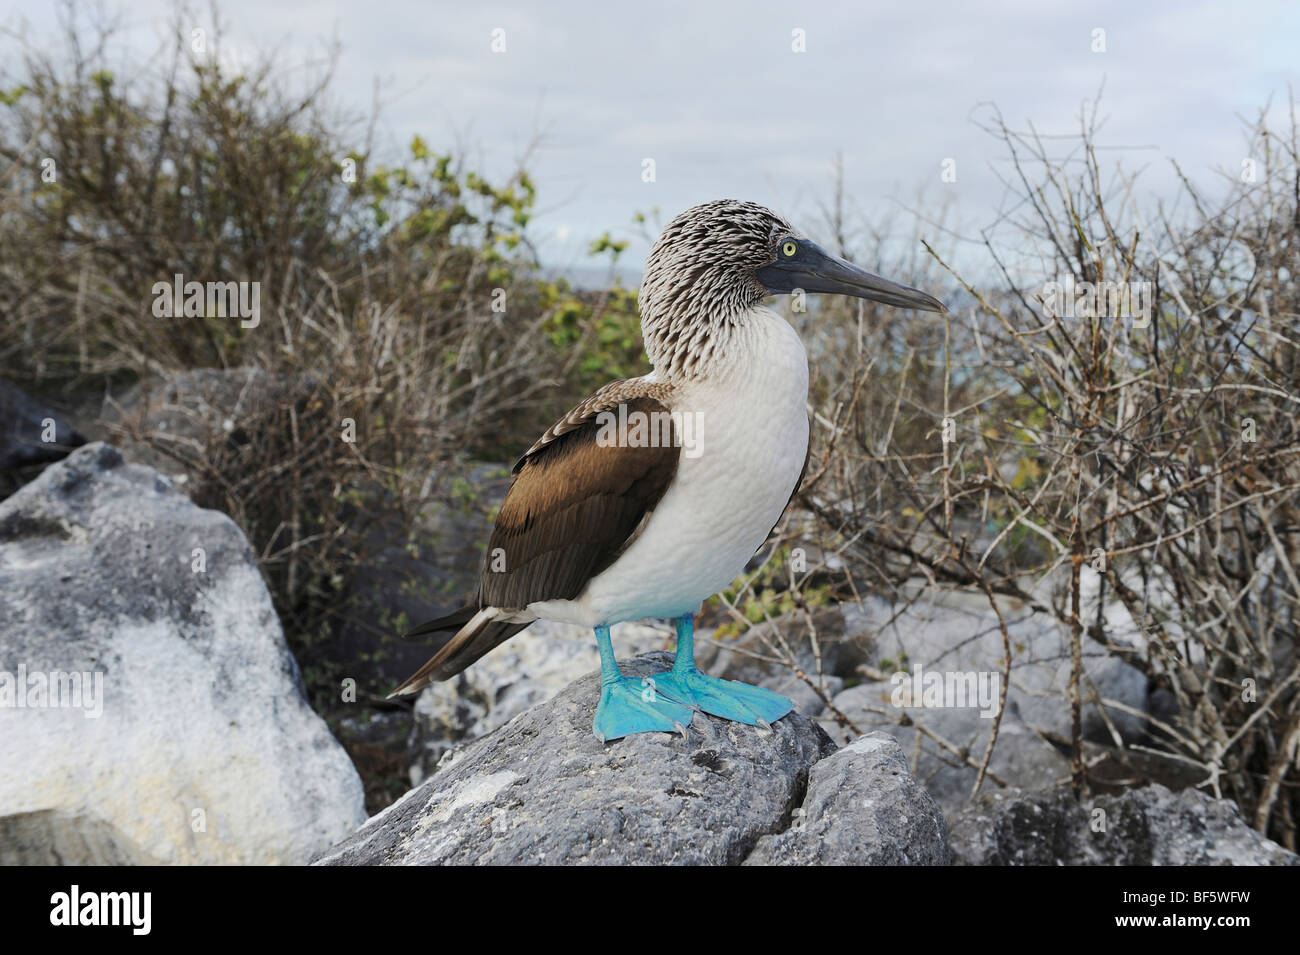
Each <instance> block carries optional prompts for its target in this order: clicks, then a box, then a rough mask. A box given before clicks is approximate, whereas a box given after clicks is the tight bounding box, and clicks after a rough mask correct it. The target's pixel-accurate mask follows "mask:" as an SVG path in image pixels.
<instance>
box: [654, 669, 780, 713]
mask: <svg viewBox="0 0 1300 955" xmlns="http://www.w3.org/2000/svg"><path fill="white" fill-rule="evenodd" d="M649 679H652V680H654V683H655V689H656V690H657V691H658V692H659V695H660V696H665V697H667V698H668V699H670V700H676V701H677V702H679V703H685V704H687V705H688V706H693V707H697V708H699V709H701V710H703V711H704V712H705V713H710V714H712V715H713V716H721V717H722V718H723V719H724V720H731V721H733V722H736V723H748V724H749V725H750V726H761V725H765V724H768V723H775V722H776V721H777V720H779V719H780V718H781V717H783V716H785V715H786V714H787V713H789V712H790V711H791V710H793V709H794V704H793V703H791V702H790V700H789V699H787V698H786V697H784V696H782V695H781V694H780V693H774V692H772V691H771V690H765V689H763V688H762V687H761V686H750V685H749V684H748V683H738V682H736V681H735V680H723V679H720V678H718V677H714V676H707V675H705V674H703V673H701V672H700V671H699V670H697V669H695V667H694V666H692V667H690V668H689V669H686V668H683V669H680V670H679V669H677V668H676V667H674V668H673V669H672V670H669V671H668V672H667V673H656V674H655V675H654V676H653V677H650V678H649Z"/></svg>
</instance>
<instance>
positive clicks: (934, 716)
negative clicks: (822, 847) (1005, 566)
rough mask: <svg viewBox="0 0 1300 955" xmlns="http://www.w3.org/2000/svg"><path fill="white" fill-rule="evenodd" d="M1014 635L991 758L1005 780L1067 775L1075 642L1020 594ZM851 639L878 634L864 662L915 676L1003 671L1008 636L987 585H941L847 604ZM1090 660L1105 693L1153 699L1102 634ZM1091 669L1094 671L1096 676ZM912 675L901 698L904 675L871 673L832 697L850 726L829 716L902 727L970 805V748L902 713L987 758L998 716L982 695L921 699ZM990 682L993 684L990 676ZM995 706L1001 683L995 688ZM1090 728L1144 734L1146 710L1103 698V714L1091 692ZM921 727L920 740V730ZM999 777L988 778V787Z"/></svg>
mask: <svg viewBox="0 0 1300 955" xmlns="http://www.w3.org/2000/svg"><path fill="white" fill-rule="evenodd" d="M1000 606H1001V609H1002V612H1003V616H1004V618H1005V619H1006V621H1007V629H1008V633H1009V635H1010V637H1011V648H1012V664H1011V681H1010V685H1009V686H1008V689H1007V708H1006V712H1005V714H1004V715H1003V719H1002V724H1001V728H1000V730H999V735H998V744H997V747H996V748H995V750H994V754H993V760H992V762H991V763H990V766H989V769H990V770H991V772H992V773H993V774H994V775H995V776H996V777H997V778H998V779H1001V780H1003V781H1004V782H1005V783H1007V785H1009V786H1012V787H1019V788H1025V789H1035V790H1036V789H1045V788H1048V787H1051V786H1055V785H1056V784H1058V783H1059V782H1060V781H1061V780H1063V779H1068V777H1069V772H1070V767H1069V759H1068V757H1067V756H1066V755H1064V754H1063V753H1062V752H1061V750H1060V749H1058V748H1057V746H1056V745H1053V744H1054V743H1056V744H1059V743H1061V742H1063V741H1068V740H1069V738H1070V728H1071V723H1070V708H1069V702H1068V696H1067V685H1068V680H1069V669H1070V662H1069V646H1068V642H1067V641H1066V639H1065V636H1064V634H1063V633H1062V631H1061V629H1060V627H1059V625H1058V624H1057V623H1056V622H1054V621H1051V620H1048V619H1046V618H1045V617H1043V616H1042V615H1041V614H1033V613H1030V612H1029V611H1028V610H1027V609H1025V608H1023V607H1020V606H1019V605H1018V604H1016V603H1015V602H1014V601H1009V600H1008V601H1004V602H1003V603H1002V604H1001V605H1000ZM843 612H844V626H845V634H844V637H843V640H842V642H843V643H844V644H845V645H846V646H858V647H861V646H864V644H866V643H867V638H868V637H870V643H869V647H870V649H869V651H868V652H867V653H866V662H865V666H864V667H863V670H864V671H865V672H867V673H868V674H870V675H873V676H878V675H879V674H880V673H891V674H893V673H897V672H899V671H901V672H902V673H903V674H905V675H907V676H909V677H910V676H911V674H912V673H913V671H914V668H915V667H917V666H918V665H919V666H920V667H921V671H922V673H923V674H924V673H938V674H943V675H947V674H967V673H974V674H977V675H981V674H982V675H991V674H997V678H998V680H999V681H1000V680H1001V671H1002V668H1003V654H1004V648H1003V643H1002V635H1001V632H1000V630H999V628H998V623H997V617H996V615H995V614H994V613H993V611H992V609H991V608H990V607H989V606H988V603H987V602H986V601H985V599H984V597H983V596H982V595H978V594H964V593H957V592H945V593H943V594H942V595H937V596H935V597H934V598H933V599H931V600H927V601H918V602H916V603H914V604H912V605H911V606H909V607H907V608H905V609H901V610H899V612H898V613H897V615H896V616H895V608H894V607H893V606H891V605H889V604H887V603H886V602H885V601H883V600H880V599H878V598H869V599H867V600H865V601H864V602H863V606H862V607H858V606H856V605H845V606H844V607H843ZM1084 649H1085V653H1084V669H1085V673H1086V675H1087V679H1086V680H1085V682H1084V693H1085V695H1087V694H1088V693H1090V692H1091V691H1090V688H1089V686H1090V683H1091V685H1092V686H1095V687H1096V689H1097V691H1098V693H1099V694H1100V695H1101V697H1102V698H1104V699H1113V700H1117V701H1118V702H1120V703H1122V704H1124V705H1125V706H1126V707H1129V708H1132V709H1133V710H1136V711H1138V713H1142V712H1145V711H1146V707H1147V698H1148V685H1147V680H1146V677H1145V676H1143V674H1142V673H1140V672H1139V671H1138V670H1136V669H1134V668H1133V667H1131V666H1129V665H1128V664H1125V663H1123V662H1121V661H1119V660H1118V659H1116V658H1114V657H1111V656H1109V655H1107V654H1106V653H1104V652H1103V651H1101V650H1100V649H1099V648H1098V647H1096V646H1095V645H1088V644H1085V648H1084ZM1089 681H1090V683H1089ZM910 686H911V681H910V680H908V681H905V682H904V685H903V689H904V691H905V692H904V693H903V696H902V698H901V702H902V704H903V706H902V707H900V706H897V705H895V702H894V690H895V688H896V684H894V683H891V682H888V681H884V680H869V681H868V682H864V683H861V684H859V685H857V686H854V687H851V688H850V689H847V690H845V691H843V692H842V693H840V694H839V695H838V696H836V697H835V699H834V700H832V706H833V707H834V709H836V710H839V711H840V712H841V713H843V714H844V715H845V716H847V717H848V718H849V720H850V721H851V722H852V724H853V727H852V728H844V727H842V726H840V725H838V723H837V722H836V721H835V720H834V719H833V714H832V713H830V712H827V713H824V714H822V716H821V722H822V726H823V728H825V729H826V731H827V732H828V733H829V734H830V736H831V738H832V739H834V740H836V741H837V742H840V741H846V740H847V739H849V738H851V737H852V736H853V735H854V732H855V731H856V732H862V733H865V732H869V731H873V730H883V731H885V732H888V733H889V734H891V735H892V736H894V737H896V738H897V739H898V740H899V742H900V743H901V744H902V746H903V751H904V753H906V754H907V756H908V760H909V762H910V763H911V765H912V769H913V772H915V773H916V775H917V777H918V778H919V779H920V780H921V782H922V784H923V785H924V786H925V787H926V788H927V789H928V790H929V791H930V793H931V794H932V795H933V796H934V797H935V799H936V800H938V802H939V804H940V805H941V806H943V808H944V810H945V811H946V812H948V813H950V814H951V813H953V812H956V811H957V810H959V809H960V808H961V807H962V806H964V805H965V804H966V802H967V800H968V798H969V796H970V792H971V789H972V788H973V786H974V782H975V778H976V774H977V771H976V769H975V768H974V767H972V766H970V765H969V764H968V763H967V762H966V761H965V760H963V759H960V758H958V757H957V756H956V755H954V754H953V753H951V752H948V751H947V750H945V749H944V748H943V747H942V746H940V745H939V744H938V743H936V742H935V741H934V740H932V739H930V738H929V737H927V736H925V735H924V734H920V733H919V732H918V730H917V729H916V728H914V727H910V726H900V725H899V718H900V717H901V716H903V715H904V714H905V715H906V716H907V718H908V719H909V720H910V721H911V722H912V723H915V724H917V725H918V726H921V727H924V728H925V729H926V730H929V731H930V732H932V733H935V734H937V735H938V736H940V737H942V738H943V739H945V740H947V741H948V742H949V743H951V744H952V745H953V746H954V747H956V748H957V749H958V750H964V751H965V752H966V753H967V754H968V756H969V757H970V758H971V759H974V760H975V761H976V762H977V763H978V761H979V760H981V759H982V758H983V755H984V749H985V747H986V746H987V744H988V740H989V734H990V733H991V731H992V728H993V720H992V719H989V718H987V717H985V716H984V715H982V714H983V713H984V712H991V711H990V710H987V709H986V708H984V707H983V706H978V705H973V704H969V703H968V705H966V706H954V705H952V703H953V702H954V701H945V702H946V703H948V705H946V706H942V707H929V706H917V705H914V701H912V700H911V694H910V692H906V691H908V690H910ZM989 688H990V690H991V691H992V690H995V689H996V688H995V686H994V685H993V684H992V683H990V684H989ZM990 700H991V702H992V704H993V708H992V710H993V711H995V710H996V693H995V692H991V694H990ZM1083 716H1084V720H1083V729H1084V736H1085V739H1089V740H1095V741H1099V742H1104V743H1112V742H1113V737H1112V734H1111V731H1110V728H1109V726H1108V725H1107V719H1109V722H1110V724H1111V725H1113V726H1114V728H1115V731H1116V732H1117V733H1118V734H1119V736H1120V738H1121V739H1123V740H1125V741H1126V742H1134V741H1137V740H1140V739H1141V738H1142V737H1143V735H1144V733H1145V730H1146V727H1145V721H1144V720H1143V719H1142V718H1141V716H1135V715H1133V714H1131V713H1128V712H1125V711H1123V710H1121V709H1119V708H1117V707H1113V706H1112V707H1107V708H1106V713H1105V717H1103V715H1102V712H1101V709H1100V708H1099V707H1098V706H1096V705H1095V704H1090V703H1086V704H1085V706H1084V709H1083ZM918 737H919V740H918ZM990 785H992V783H991V782H988V781H986V783H985V786H986V787H989V786H990Z"/></svg>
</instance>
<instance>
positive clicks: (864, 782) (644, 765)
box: [318, 651, 946, 865]
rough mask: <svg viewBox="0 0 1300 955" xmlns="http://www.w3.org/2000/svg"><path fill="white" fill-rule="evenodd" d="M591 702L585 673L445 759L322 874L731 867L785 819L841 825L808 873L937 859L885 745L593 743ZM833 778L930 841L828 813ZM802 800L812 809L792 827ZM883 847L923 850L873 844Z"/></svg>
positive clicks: (787, 851)
mask: <svg viewBox="0 0 1300 955" xmlns="http://www.w3.org/2000/svg"><path fill="white" fill-rule="evenodd" d="M672 659H673V658H672V655H671V654H669V653H666V652H663V651H658V652H653V653H649V654H644V655H642V656H640V657H638V658H636V659H635V660H632V661H627V662H625V663H624V664H623V670H624V672H625V673H627V674H628V675H631V676H646V675H649V674H651V673H654V672H656V671H659V670H662V669H664V668H666V667H668V666H671V665H672ZM598 694H599V678H598V675H597V674H596V673H594V672H592V673H589V674H588V675H586V676H584V677H582V678H581V679H579V680H577V681H576V682H574V683H573V684H571V685H570V686H568V687H567V688H565V689H564V690H563V691H561V692H560V693H559V694H558V695H556V696H555V697H554V698H552V699H550V700H548V701H547V702H545V703H542V704H540V705H537V706H534V707H532V708H530V709H528V710H526V711H525V712H523V713H521V714H519V715H518V716H516V717H515V718H514V719H512V720H510V722H508V723H506V724H505V725H504V726H502V727H501V728H499V729H498V730H496V731H495V732H493V733H491V734H489V735H487V736H485V737H483V738H482V739H480V740H478V741H476V742H474V743H471V744H470V745H469V746H467V747H465V748H464V749H462V750H457V751H454V752H452V753H450V754H449V755H448V756H447V757H446V758H445V759H444V761H443V764H442V766H441V767H440V768H439V769H438V771H437V772H436V773H435V774H434V775H433V776H432V777H431V778H430V779H429V780H427V781H426V782H425V783H424V784H423V785H421V786H419V787H418V788H416V789H414V790H412V791H411V792H410V793H408V794H407V795H406V796H405V797H403V798H402V799H401V800H399V801H398V802H397V803H395V804H394V805H392V806H390V807H389V808H388V809H386V810H384V811H383V812H382V813H380V814H378V815H376V816H374V817H373V818H371V819H370V820H369V821H368V822H367V823H366V824H365V825H364V826H363V827H362V828H361V829H360V830H358V831H357V832H356V833H354V834H353V835H351V836H349V837H348V838H347V839H345V840H344V841H343V842H342V843H340V844H339V845H338V846H336V847H335V848H334V849H333V850H331V851H330V852H328V853H326V854H325V855H324V856H323V857H322V858H321V859H320V860H318V862H319V864H326V865H368V864H386V865H407V864H425V865H433V864H463V863H475V864H590V863H611V864H619V863H637V864H640V863H645V864H652V865H662V864H716V865H728V864H731V865H734V864H739V863H742V862H744V861H745V860H746V859H747V858H750V857H751V854H752V853H754V852H755V850H756V847H757V846H760V845H762V841H763V839H764V837H769V836H773V835H777V834H780V833H783V832H786V831H787V830H789V829H790V828H791V825H792V822H794V821H795V820H796V819H805V818H806V821H805V822H804V823H803V825H805V826H807V827H809V828H808V829H807V831H808V832H809V833H812V832H814V831H820V829H821V828H822V827H827V828H834V829H838V828H840V822H839V820H840V819H841V814H843V816H842V820H843V827H844V831H845V832H846V836H845V840H844V842H843V843H842V844H837V846H836V848H835V849H834V850H833V851H831V852H827V853H826V854H825V855H824V857H823V859H821V860H811V861H836V860H840V861H843V860H845V859H852V860H856V861H860V862H867V861H873V860H881V861H883V860H885V859H889V860H891V861H896V862H900V861H912V862H920V861H932V860H938V859H940V858H942V857H943V854H944V853H945V852H946V850H945V849H944V846H943V838H942V819H941V818H940V817H939V816H938V813H937V811H936V810H935V809H934V806H933V804H932V803H930V804H929V805H928V806H927V805H926V803H927V800H926V799H925V797H924V793H920V792H918V791H917V789H916V788H915V780H912V779H911V777H910V775H909V774H908V773H907V772H906V769H905V768H903V769H901V770H900V767H899V763H898V761H897V760H898V759H901V754H899V753H897V752H896V744H894V750H895V752H893V753H892V755H890V754H888V753H887V752H886V751H887V750H888V749H889V746H890V744H889V742H888V741H887V740H882V739H876V740H873V741H870V742H869V743H868V744H865V745H863V746H862V747H860V748H859V749H858V750H846V751H845V754H846V755H843V757H842V758H841V754H838V753H835V747H834V745H833V744H832V743H831V742H830V740H829V739H827V737H826V735H825V734H824V733H823V732H822V731H821V729H820V728H819V727H818V726H817V724H816V723H815V722H813V721H812V720H810V719H808V718H807V717H804V716H802V715H800V714H798V713H794V714H791V715H790V716H788V717H786V718H784V719H781V720H778V721H777V722H776V723H775V724H773V726H772V727H771V729H761V728H757V727H752V726H745V725H743V724H739V723H730V722H727V721H725V720H720V719H716V718H714V717H710V716H706V715H704V714H696V716H695V719H694V720H693V721H692V723H691V725H690V727H689V729H688V731H687V735H686V737H685V738H683V737H681V736H679V735H676V734H667V733H647V734H640V735H636V736H630V737H626V738H624V739H621V740H617V741H614V742H612V743H609V744H603V743H601V742H600V741H599V740H597V739H596V738H595V737H594V736H593V735H592V732H591V721H592V715H593V713H594V710H595V705H596V701H597V698H598ZM832 754H835V755H832ZM894 757H896V758H894ZM832 761H835V762H832ZM823 764H827V769H826V771H825V772H821V773H819V772H818V767H819V766H821V765H823ZM846 776H851V777H853V778H854V780H855V785H856V786H858V787H859V788H858V790H857V792H858V794H859V799H858V800H857V802H858V803H860V802H861V800H862V799H876V800H879V803H880V809H881V811H882V812H885V813H888V812H892V811H894V810H895V809H900V808H904V809H907V810H908V811H912V810H915V811H916V812H917V813H918V816H924V817H925V818H926V819H928V823H929V824H928V826H927V823H926V822H922V821H919V820H918V822H917V823H916V824H915V825H908V824H906V823H899V824H897V825H895V826H893V827H891V826H890V825H882V824H881V823H880V820H879V819H878V818H873V816H872V814H871V811H870V810H861V811H860V806H855V805H853V802H854V800H853V799H851V798H850V799H848V800H847V801H843V802H842V801H840V800H837V799H836V798H835V797H834V795H833V794H832V793H831V792H830V791H829V788H828V787H834V786H835V785H837V783H838V782H839V781H842V780H843V779H844V778H845V777H846ZM859 777H861V778H859ZM810 778H811V779H812V780H814V781H815V782H816V785H817V788H816V789H815V790H814V789H811V788H810ZM809 796H812V797H813V799H814V805H813V806H812V807H811V809H812V814H811V815H810V816H806V817H805V815H801V810H802V812H803V813H805V814H806V813H807V812H808V810H806V809H804V808H803V807H804V806H805V805H806V800H807V798H808V797H809ZM850 829H851V830H852V832H853V833H854V835H853V836H852V837H849V836H848V835H847V833H848V832H849V830H850ZM895 838H908V839H920V840H921V842H920V843H919V844H912V845H909V846H907V847H903V846H898V845H884V844H883V842H886V841H890V840H893V839H895ZM800 842H801V838H800V837H795V838H793V839H792V840H791V842H790V846H789V848H783V847H782V846H780V845H773V846H771V847H769V848H767V849H763V850H761V851H763V852H765V853H767V854H766V855H764V856H763V857H762V861H771V862H787V861H789V862H792V863H793V862H798V861H801V860H802V859H803V854H804V850H802V849H800V847H799V843H800Z"/></svg>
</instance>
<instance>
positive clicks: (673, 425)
mask: <svg viewBox="0 0 1300 955" xmlns="http://www.w3.org/2000/svg"><path fill="white" fill-rule="evenodd" d="M596 423H597V424H598V425H599V426H600V430H599V431H597V432H596V444H598V445H599V446H600V447H602V448H670V447H680V448H681V449H682V454H684V455H686V457H688V458H698V457H699V456H700V454H701V453H703V451H704V422H703V418H702V416H701V414H700V412H698V411H692V412H681V411H650V412H646V411H628V410H627V405H625V404H623V403H621V402H620V403H619V406H618V411H617V412H614V411H601V412H600V413H598V414H597V415H596Z"/></svg>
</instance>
